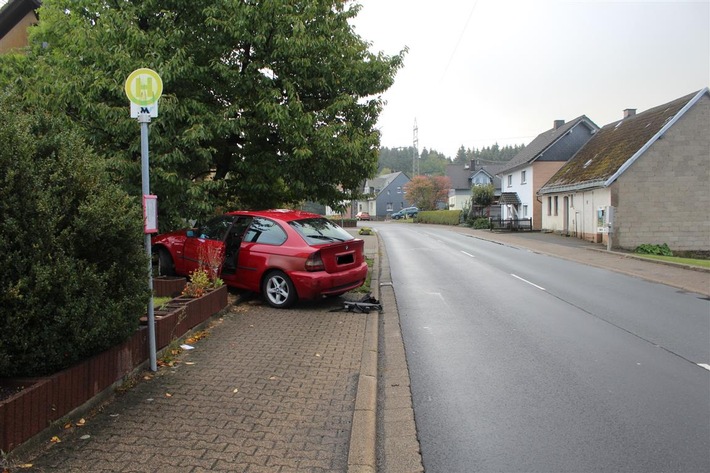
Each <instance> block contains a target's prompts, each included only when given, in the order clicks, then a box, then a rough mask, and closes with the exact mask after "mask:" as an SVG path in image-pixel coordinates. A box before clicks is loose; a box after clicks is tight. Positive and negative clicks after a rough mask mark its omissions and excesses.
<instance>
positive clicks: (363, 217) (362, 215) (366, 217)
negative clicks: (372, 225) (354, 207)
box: [355, 212, 370, 220]
mask: <svg viewBox="0 0 710 473" xmlns="http://www.w3.org/2000/svg"><path fill="white" fill-rule="evenodd" d="M355 218H356V219H358V220H370V214H369V213H367V212H358V213H357V214H356V215H355Z"/></svg>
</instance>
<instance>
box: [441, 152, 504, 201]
mask: <svg viewBox="0 0 710 473" xmlns="http://www.w3.org/2000/svg"><path fill="white" fill-rule="evenodd" d="M505 166H506V164H505V163H503V164H490V165H484V166H481V165H480V164H479V163H478V162H477V161H476V160H471V163H470V164H449V165H448V166H446V175H447V176H448V178H449V179H450V180H451V189H449V210H464V209H470V208H471V187H473V186H475V185H479V186H484V185H488V184H493V189H494V193H495V204H497V203H498V199H499V198H500V195H501V185H500V182H501V181H500V177H498V176H497V173H498V172H499V171H500V170H501V169H503V168H504V167H505Z"/></svg>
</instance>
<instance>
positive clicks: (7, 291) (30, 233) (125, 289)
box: [0, 96, 149, 378]
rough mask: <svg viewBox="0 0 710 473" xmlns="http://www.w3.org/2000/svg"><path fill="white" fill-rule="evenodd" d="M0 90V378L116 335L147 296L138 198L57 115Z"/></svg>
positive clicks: (67, 359)
mask: <svg viewBox="0 0 710 473" xmlns="http://www.w3.org/2000/svg"><path fill="white" fill-rule="evenodd" d="M13 102H14V100H13V98H11V97H2V96H0V142H2V143H3V145H2V146H0V220H2V222H3V223H2V225H1V226H0V378H4V377H17V376H41V375H46V374H50V373H53V372H56V371H58V370H59V369H61V368H66V367H68V366H70V365H72V364H73V363H75V362H76V361H78V360H81V359H84V358H86V357H88V356H90V355H94V354H96V353H99V352H101V351H103V350H105V349H107V348H109V347H111V346H114V345H116V344H117V343H120V342H122V341H123V340H125V339H126V337H128V336H129V335H130V334H132V333H133V332H134V331H135V329H136V328H137V327H138V320H139V317H140V315H141V314H142V313H143V312H144V311H145V308H146V306H147V303H148V297H149V290H148V284H147V283H148V271H147V269H148V258H147V256H146V254H145V249H144V248H143V244H142V243H143V227H142V220H143V219H142V214H141V210H140V205H139V203H138V202H139V200H138V199H137V198H135V197H130V196H128V195H127V194H126V193H125V192H124V191H123V190H122V189H120V188H119V187H118V186H117V185H115V184H114V183H112V182H110V180H109V179H108V173H107V172H106V170H105V169H104V167H105V165H106V163H105V162H104V161H103V160H101V159H99V158H98V157H97V156H96V155H95V154H94V153H93V152H92V151H91V150H90V149H89V147H88V146H87V145H86V143H85V142H84V141H83V140H81V138H80V136H79V134H78V133H76V131H75V130H73V129H72V126H71V123H68V122H67V121H66V120H63V119H62V117H61V116H59V117H52V116H49V115H47V114H41V113H36V114H26V113H23V112H22V111H21V110H19V108H18V107H16V106H15V105H14V104H13Z"/></svg>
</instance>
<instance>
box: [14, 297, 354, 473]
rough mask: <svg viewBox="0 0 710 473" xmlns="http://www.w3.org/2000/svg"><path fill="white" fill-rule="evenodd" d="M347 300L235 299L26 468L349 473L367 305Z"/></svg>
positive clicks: (31, 456) (32, 458) (34, 455)
mask: <svg viewBox="0 0 710 473" xmlns="http://www.w3.org/2000/svg"><path fill="white" fill-rule="evenodd" d="M341 304H342V301H340V300H339V299H333V300H325V301H318V302H304V303H302V304H298V305H297V306H296V307H295V308H294V309H291V310H275V309H271V308H269V307H266V306H264V305H260V304H258V303H256V304H254V303H249V304H241V305H237V306H234V307H233V308H232V309H231V311H230V312H228V313H226V314H225V315H224V316H223V317H222V318H221V319H220V320H218V321H216V322H215V323H214V324H213V326H212V327H211V328H210V329H208V331H207V332H208V336H207V337H205V338H203V339H201V340H199V341H198V342H196V343H195V344H194V346H195V349H194V350H191V351H185V352H183V353H182V354H181V355H180V357H179V361H180V362H179V363H178V364H177V365H176V366H175V367H174V368H161V369H160V370H159V372H158V373H155V374H154V375H153V376H152V379H150V380H142V381H140V382H139V383H138V384H137V385H136V386H135V387H133V388H132V389H130V390H128V391H127V392H126V393H125V394H122V395H119V396H117V397H116V398H115V399H114V400H112V401H111V402H109V403H107V404H105V405H104V406H103V407H102V408H101V409H100V410H99V412H97V413H96V414H95V415H94V416H93V417H89V418H88V419H87V423H86V425H85V426H84V427H82V428H74V429H72V431H65V432H62V433H60V437H61V438H62V442H61V443H57V444H52V445H51V446H43V447H42V448H41V449H38V450H35V451H34V452H31V453H28V454H27V455H28V458H23V459H22V461H23V462H25V461H26V462H27V463H32V464H33V465H34V466H33V467H32V468H29V469H26V470H23V471H28V472H50V471H62V472H83V471H91V472H94V473H100V472H116V471H120V472H144V471H146V472H148V471H150V472H161V471H166V472H175V471H181V472H182V471H187V472H192V473H194V472H200V471H217V472H219V471H222V472H247V473H252V472H260V471H265V472H269V473H274V472H278V473H281V472H288V471H298V472H345V471H346V470H347V455H348V446H349V442H350V430H351V423H352V416H353V412H354V405H355V394H356V389H357V380H358V375H359V370H360V358H361V356H360V355H361V353H362V347H363V342H364V336H365V324H366V315H364V314H353V313H346V312H330V310H331V309H334V308H338V307H340V306H341ZM82 435H90V438H89V439H86V440H82V439H81V438H80V437H81V436H82Z"/></svg>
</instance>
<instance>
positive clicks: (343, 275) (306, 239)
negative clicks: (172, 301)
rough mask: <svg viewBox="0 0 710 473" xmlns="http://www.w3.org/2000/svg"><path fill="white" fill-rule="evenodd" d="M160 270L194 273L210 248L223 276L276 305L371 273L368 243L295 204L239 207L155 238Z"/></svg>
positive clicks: (343, 286)
mask: <svg viewBox="0 0 710 473" xmlns="http://www.w3.org/2000/svg"><path fill="white" fill-rule="evenodd" d="M152 250H153V254H154V256H155V258H156V259H157V266H158V273H159V274H161V275H166V276H171V275H180V276H189V274H190V272H192V271H194V270H196V269H198V268H199V267H200V264H201V260H202V264H203V265H204V264H206V263H205V262H204V259H205V255H209V254H210V253H212V254H214V253H215V252H216V253H218V254H220V255H224V256H223V259H221V266H220V268H219V275H220V278H222V280H223V281H224V282H225V284H227V285H228V286H232V287H235V288H240V289H246V290H249V291H254V292H259V293H262V294H263V295H264V298H265V300H266V302H267V303H268V304H269V305H270V306H272V307H276V308H286V307H290V306H292V305H293V304H294V303H295V302H296V301H297V300H299V299H315V298H317V297H321V296H337V295H340V294H344V293H346V292H348V291H351V290H353V289H356V288H358V287H360V286H362V285H363V284H364V282H365V277H366V276H367V262H366V261H365V255H364V242H363V241H362V240H361V239H358V238H354V237H353V236H352V235H351V234H350V233H348V232H347V231H345V230H343V229H342V228H341V227H339V226H338V225H337V224H335V223H333V222H331V221H330V220H328V219H325V218H323V217H321V216H320V215H316V214H312V213H308V212H302V211H296V210H263V211H236V212H229V213H227V214H225V215H221V216H219V217H215V218H213V219H212V220H210V221H208V222H207V223H206V224H204V225H202V226H200V227H199V228H195V229H189V230H180V231H176V232H172V233H166V234H162V235H158V236H156V237H154V238H153V241H152Z"/></svg>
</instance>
